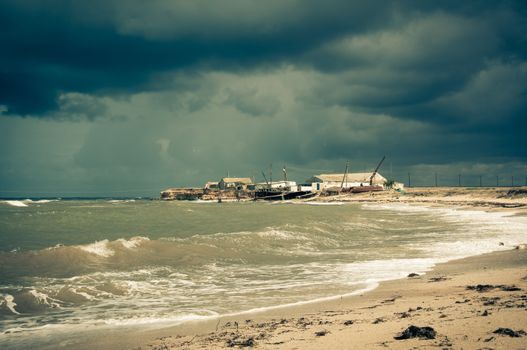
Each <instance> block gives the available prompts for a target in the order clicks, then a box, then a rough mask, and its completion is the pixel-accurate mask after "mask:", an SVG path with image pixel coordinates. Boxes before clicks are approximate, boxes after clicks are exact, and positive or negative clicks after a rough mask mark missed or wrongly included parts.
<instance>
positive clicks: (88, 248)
mask: <svg viewBox="0 0 527 350" xmlns="http://www.w3.org/2000/svg"><path fill="white" fill-rule="evenodd" d="M108 243H109V242H108V240H107V239H105V240H102V241H97V242H95V243H91V244H87V245H80V246H77V247H78V248H80V249H82V250H84V251H85V252H88V253H91V254H95V255H98V256H102V257H103V258H108V257H110V256H113V255H114V254H115V252H114V251H113V250H112V249H110V248H109V247H108Z"/></svg>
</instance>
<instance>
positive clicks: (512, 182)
mask: <svg viewBox="0 0 527 350" xmlns="http://www.w3.org/2000/svg"><path fill="white" fill-rule="evenodd" d="M511 185H512V186H511V187H514V175H512V177H511Z"/></svg>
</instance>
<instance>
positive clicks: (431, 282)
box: [101, 189, 527, 350]
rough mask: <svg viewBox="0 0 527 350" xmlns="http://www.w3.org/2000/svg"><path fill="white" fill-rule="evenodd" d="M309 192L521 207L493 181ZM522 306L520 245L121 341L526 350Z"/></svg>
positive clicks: (525, 291)
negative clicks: (361, 288) (362, 287)
mask: <svg viewBox="0 0 527 350" xmlns="http://www.w3.org/2000/svg"><path fill="white" fill-rule="evenodd" d="M318 200H322V201H332V200H339V201H359V202H377V203H379V202H381V203H382V202H394V201H400V202H405V203H413V204H426V205H430V204H435V205H453V204H455V205H456V207H459V206H462V207H472V208H473V207H479V208H480V209H481V210H513V209H510V208H515V209H514V212H515V213H516V214H518V215H524V214H525V211H524V209H523V208H524V206H525V205H526V204H527V203H526V198H525V193H523V192H522V191H520V192H510V190H501V189H500V190H495V189H484V190H482V189H479V190H477V191H474V190H470V189H469V190H460V189H457V190H453V189H410V190H407V191H406V193H405V194H404V195H401V194H398V193H395V192H391V193H374V194H361V195H355V196H341V197H340V198H335V197H329V198H322V199H318ZM482 207H484V208H482ZM526 311H527V250H526V249H525V247H524V246H519V247H518V249H515V250H508V251H500V252H494V253H490V254H485V255H480V256H474V257H469V258H465V259H460V260H454V261H450V262H447V263H443V264H439V265H436V266H435V268H434V269H433V270H432V271H430V272H428V273H426V274H422V275H417V276H409V277H407V278H405V279H399V280H393V281H387V282H383V283H381V284H380V285H379V287H378V288H376V289H374V290H372V291H368V292H362V293H360V294H358V295H354V296H343V297H336V298H334V299H331V300H324V301H318V302H313V303H306V304H301V305H294V306H289V307H281V308H276V309H271V310H266V311H261V312H251V313H247V314H242V315H237V316H230V317H222V318H219V319H213V320H207V321H199V322H189V323H185V324H183V325H179V326H174V327H167V328H164V329H160V330H153V331H152V330H150V331H144V332H139V333H136V334H134V335H133V336H131V337H130V338H129V339H128V342H127V343H128V344H133V346H130V347H129V348H134V349H152V350H153V349H217V348H233V347H234V348H248V347H254V348H262V349H351V348H357V349H375V348H379V349H380V348H389V349H411V348H415V349H428V348H430V349H437V348H440V349H526V348H527V334H526V332H527V312H526ZM396 338H399V339H396ZM110 343H113V344H111V345H110ZM116 343H117V342H114V341H111V342H109V341H108V340H106V341H105V342H104V344H105V345H106V346H108V347H113V346H115V345H116ZM120 344H121V345H123V344H122V342H121V343H120ZM101 345H102V344H101Z"/></svg>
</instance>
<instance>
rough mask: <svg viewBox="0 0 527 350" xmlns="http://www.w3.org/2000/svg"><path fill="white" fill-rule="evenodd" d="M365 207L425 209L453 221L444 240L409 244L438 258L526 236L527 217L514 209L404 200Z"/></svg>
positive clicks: (507, 244) (487, 249)
mask: <svg viewBox="0 0 527 350" xmlns="http://www.w3.org/2000/svg"><path fill="white" fill-rule="evenodd" d="M362 207H363V208H365V209H370V210H390V211H395V212H402V213H426V214H430V215H432V216H434V217H436V218H438V219H440V220H441V221H443V222H445V221H446V222H448V223H451V224H453V225H454V226H453V227H452V232H451V233H446V232H445V233H442V235H441V236H438V238H440V239H441V242H432V243H416V244H410V245H409V246H410V247H412V248H415V249H418V250H421V251H423V252H425V253H426V255H427V256H430V257H431V258H433V259H435V260H436V261H437V262H439V261H440V262H446V261H449V260H454V259H461V258H466V257H469V256H475V255H480V254H485V253H491V252H494V251H499V250H506V249H512V248H513V247H514V246H516V245H518V244H521V243H523V242H525V241H526V240H527V234H526V233H527V218H526V217H522V216H514V214H515V213H514V212H486V211H484V210H473V209H465V208H461V207H460V208H451V207H430V206H426V205H411V204H402V203H395V204H365V205H363V206H362ZM456 227H457V228H456Z"/></svg>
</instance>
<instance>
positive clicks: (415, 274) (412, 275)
mask: <svg viewBox="0 0 527 350" xmlns="http://www.w3.org/2000/svg"><path fill="white" fill-rule="evenodd" d="M419 276H421V275H420V274H418V273H415V272H412V273H411V274H409V275H408V277H410V278H412V277H419Z"/></svg>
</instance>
